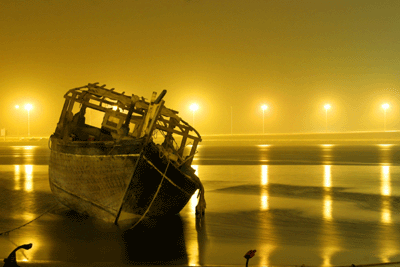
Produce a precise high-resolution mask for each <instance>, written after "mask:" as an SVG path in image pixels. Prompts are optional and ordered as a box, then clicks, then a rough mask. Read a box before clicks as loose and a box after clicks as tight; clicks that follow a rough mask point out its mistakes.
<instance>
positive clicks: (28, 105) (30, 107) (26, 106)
mask: <svg viewBox="0 0 400 267" xmlns="http://www.w3.org/2000/svg"><path fill="white" fill-rule="evenodd" d="M32 108H33V106H32V105H31V104H26V105H25V109H26V110H27V111H28V137H30V136H31V132H30V129H29V127H30V126H29V111H30V110H31V109H32Z"/></svg>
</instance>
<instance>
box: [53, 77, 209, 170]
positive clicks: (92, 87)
mask: <svg viewBox="0 0 400 267" xmlns="http://www.w3.org/2000/svg"><path fill="white" fill-rule="evenodd" d="M165 94H166V90H164V91H163V92H162V93H161V94H160V95H159V96H158V97H157V93H156V92H153V95H152V97H151V100H150V101H147V100H146V99H144V98H143V97H139V96H137V95H134V94H132V95H131V96H128V95H125V92H123V93H117V92H115V91H114V88H112V89H107V88H105V85H102V86H99V85H98V83H93V84H88V85H86V86H82V87H78V88H74V89H71V90H69V91H68V92H67V93H66V94H65V95H64V98H65V102H64V106H63V110H62V113H61V116H60V119H59V122H58V124H57V128H56V130H55V133H54V134H53V137H56V138H57V139H59V140H60V141H61V142H63V143H70V142H72V143H75V142H109V141H112V142H120V143H123V142H124V141H129V140H143V142H144V143H146V142H150V141H152V142H155V143H156V142H157V144H158V146H159V148H160V150H161V151H162V152H163V153H164V155H165V156H167V157H168V158H169V159H170V160H171V161H173V162H174V163H175V164H176V165H177V166H181V165H183V164H188V165H189V166H190V164H191V162H192V160H193V157H194V155H195V153H196V148H197V146H198V144H199V142H201V136H200V134H199V133H198V132H197V131H196V130H195V129H194V128H193V127H192V126H190V125H189V124H188V123H187V122H185V121H184V120H182V118H180V117H179V116H178V112H177V111H175V110H172V109H169V108H166V107H165V106H164V100H162V98H163V97H164V95H165ZM93 112H95V113H96V114H97V115H99V114H102V117H101V116H100V117H101V118H100V117H98V121H100V120H101V123H99V125H92V122H90V121H89V120H90V119H89V120H88V118H87V117H90V114H91V113H93ZM158 133H161V134H160V135H158ZM156 135H157V138H155V136H156ZM159 136H160V140H159ZM190 144H191V149H190V150H189V151H188V150H187V149H185V148H186V147H187V146H189V145H190Z"/></svg>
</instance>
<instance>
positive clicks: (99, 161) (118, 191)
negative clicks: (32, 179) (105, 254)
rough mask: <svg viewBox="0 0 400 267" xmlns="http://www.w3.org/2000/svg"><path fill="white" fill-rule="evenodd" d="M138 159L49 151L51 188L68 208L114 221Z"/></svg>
mask: <svg viewBox="0 0 400 267" xmlns="http://www.w3.org/2000/svg"><path fill="white" fill-rule="evenodd" d="M137 157H138V155H135V154H133V155H131V156H107V157H106V156H93V155H74V154H66V153H61V152H56V151H51V155H50V164H49V178H50V188H51V190H52V192H53V193H54V194H55V195H56V197H57V198H58V199H59V200H60V202H61V203H63V204H64V205H66V206H67V207H69V208H71V209H73V210H76V211H78V212H81V213H86V214H88V215H90V216H94V217H100V218H102V219H104V220H107V221H108V220H110V218H112V217H114V218H115V214H116V212H117V209H118V205H119V204H120V202H121V199H122V197H123V194H124V188H126V186H127V184H128V181H129V178H130V176H131V175H132V170H133V166H134V163H135V161H136V160H137ZM109 217H110V218H109Z"/></svg>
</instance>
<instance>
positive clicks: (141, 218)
mask: <svg viewBox="0 0 400 267" xmlns="http://www.w3.org/2000/svg"><path fill="white" fill-rule="evenodd" d="M170 162H171V161H168V165H167V168H165V171H164V174H163V177H162V179H161V182H160V184H159V185H158V188H157V191H156V193H155V194H154V197H153V199H152V200H151V202H150V204H149V206H148V207H147V210H146V211H145V212H144V213H143V215H142V217H140V219H139V220H138V221H137V222H136V223H135V224H134V225H133V226H132V227H131V228H129V229H133V228H135V226H136V225H138V224H139V223H140V222H141V221H142V220H143V218H144V216H146V214H147V213H148V212H149V210H150V208H151V205H153V202H154V200H155V199H156V197H157V195H158V192H160V189H161V185H162V183H163V181H164V178H165V174H166V173H167V170H168V167H169V163H170Z"/></svg>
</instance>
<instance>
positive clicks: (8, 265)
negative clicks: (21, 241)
mask: <svg viewBox="0 0 400 267" xmlns="http://www.w3.org/2000/svg"><path fill="white" fill-rule="evenodd" d="M20 248H23V249H27V250H28V249H31V248H32V243H30V244H25V245H22V246H19V247H17V248H16V249H14V250H13V251H12V252H11V253H10V255H8V258H6V259H4V262H5V263H4V265H3V267H19V265H18V264H17V258H16V257H15V252H16V251H17V250H18V249H20Z"/></svg>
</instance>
